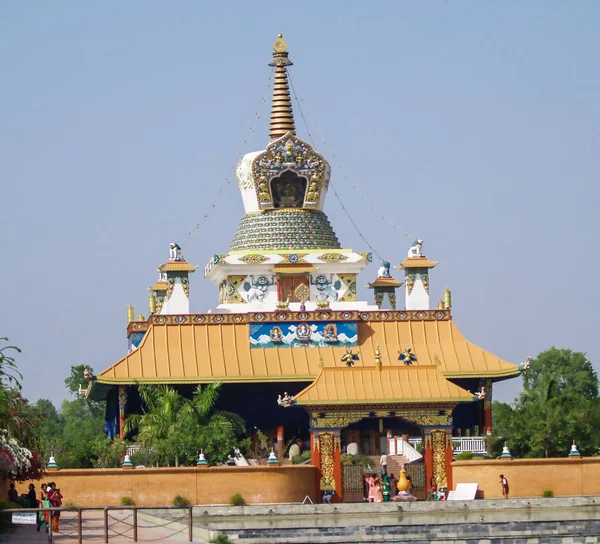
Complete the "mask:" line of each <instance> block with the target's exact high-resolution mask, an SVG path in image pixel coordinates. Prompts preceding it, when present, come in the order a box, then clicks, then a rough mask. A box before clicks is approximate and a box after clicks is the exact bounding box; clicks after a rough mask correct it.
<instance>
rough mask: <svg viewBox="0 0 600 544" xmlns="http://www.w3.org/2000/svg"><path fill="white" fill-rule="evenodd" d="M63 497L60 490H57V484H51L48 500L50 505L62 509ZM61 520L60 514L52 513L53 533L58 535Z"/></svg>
mask: <svg viewBox="0 0 600 544" xmlns="http://www.w3.org/2000/svg"><path fill="white" fill-rule="evenodd" d="M62 499H63V496H62V494H61V492H60V489H56V484H55V483H54V482H52V483H51V484H50V491H49V492H48V500H49V501H50V504H51V505H52V506H54V507H55V508H60V507H61V506H62ZM59 520H60V512H55V511H53V512H52V532H54V533H58V532H59V529H58V521H59Z"/></svg>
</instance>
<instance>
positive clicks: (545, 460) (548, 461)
mask: <svg viewBox="0 0 600 544" xmlns="http://www.w3.org/2000/svg"><path fill="white" fill-rule="evenodd" d="M573 463H581V464H598V463H600V457H536V458H533V459H473V460H470V461H453V462H452V466H453V467H465V466H485V465H487V466H490V465H496V466H499V467H502V466H509V465H510V466H515V465H553V464H555V465H562V464H569V465H571V464H573Z"/></svg>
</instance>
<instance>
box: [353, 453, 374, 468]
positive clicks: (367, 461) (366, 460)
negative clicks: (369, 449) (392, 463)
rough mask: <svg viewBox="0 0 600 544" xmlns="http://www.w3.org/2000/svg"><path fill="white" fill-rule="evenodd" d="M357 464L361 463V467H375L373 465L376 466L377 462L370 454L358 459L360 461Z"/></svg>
mask: <svg viewBox="0 0 600 544" xmlns="http://www.w3.org/2000/svg"><path fill="white" fill-rule="evenodd" d="M357 464H358V465H360V466H361V467H373V466H375V464H376V463H375V461H373V459H372V458H371V457H369V456H368V455H362V456H361V457H360V458H359V459H358V463H357Z"/></svg>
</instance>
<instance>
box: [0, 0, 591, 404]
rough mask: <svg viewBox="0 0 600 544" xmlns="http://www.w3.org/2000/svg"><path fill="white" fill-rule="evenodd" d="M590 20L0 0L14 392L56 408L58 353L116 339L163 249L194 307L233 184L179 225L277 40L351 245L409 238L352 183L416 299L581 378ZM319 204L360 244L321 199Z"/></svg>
mask: <svg viewBox="0 0 600 544" xmlns="http://www.w3.org/2000/svg"><path fill="white" fill-rule="evenodd" d="M599 23H600V2H598V1H596V0H590V1H584V0H579V1H577V2H566V1H563V2H558V1H550V0H547V1H535V0H531V1H528V2H523V1H502V2H500V1H495V2H494V1H481V0H477V1H464V2H458V1H446V2H442V1H430V2H373V3H365V2H333V1H332V2H305V3H304V4H302V5H292V4H286V3H277V2H269V3H260V2H258V3H257V2H254V3H248V2H221V3H216V2H211V3H207V2H192V1H178V2H156V1H143V2H142V1H130V2H96V3H92V2H75V1H72V2H67V1H63V2H46V3H41V2H19V1H13V2H3V3H2V5H1V6H0V56H1V71H2V75H1V81H2V84H1V87H0V89H1V90H0V119H1V122H0V180H1V195H2V213H1V215H0V222H1V223H0V227H1V235H0V255H2V266H1V268H0V270H1V272H0V278H2V287H3V289H4V296H3V300H4V304H3V307H2V312H1V313H0V336H8V337H9V338H10V339H11V341H12V342H14V343H16V344H18V345H19V346H20V347H21V348H22V349H23V354H22V355H21V356H20V357H19V366H20V369H21V370H22V372H23V374H24V375H25V387H24V392H25V394H26V395H27V396H28V397H30V398H31V399H33V400H35V399H37V398H40V397H48V398H50V399H52V400H53V401H55V402H60V400H61V399H62V398H64V396H65V391H64V385H63V380H64V378H65V377H66V376H67V374H68V373H69V368H70V366H71V365H74V364H79V363H87V364H90V365H92V366H93V367H94V368H95V369H96V370H97V371H100V370H103V369H104V368H107V367H108V366H109V365H111V364H112V363H113V362H115V361H116V360H118V359H119V358H120V357H121V356H122V355H123V354H124V353H125V352H126V337H125V329H126V311H125V309H126V306H127V304H128V303H133V304H134V305H135V306H136V311H139V310H142V311H144V313H145V314H147V293H146V287H147V286H148V285H150V284H151V283H153V282H154V280H155V278H156V272H155V271H156V268H157V265H158V264H159V263H161V262H164V261H165V259H166V258H167V256H168V249H167V244H168V243H169V242H170V241H171V240H173V239H179V240H181V242H182V245H183V249H184V254H185V256H186V257H187V258H188V259H189V260H190V261H192V262H193V263H195V264H199V265H200V269H199V271H198V272H197V273H196V274H195V276H194V277H193V278H192V285H191V296H192V310H193V311H196V312H202V311H206V310H207V309H208V308H210V307H213V306H215V305H216V303H217V290H216V289H215V288H214V287H213V286H212V284H210V283H209V282H208V280H205V279H204V278H203V277H202V272H201V270H202V268H203V266H204V265H205V264H206V263H207V262H208V261H209V259H210V257H211V255H212V254H213V253H225V252H226V251H227V249H228V247H229V242H230V241H231V238H232V235H233V233H234V231H235V228H236V227H237V224H238V221H239V219H240V217H241V216H242V213H243V207H242V203H241V198H240V196H239V193H238V190H237V186H236V184H235V183H232V184H230V185H225V186H226V187H227V191H226V193H225V194H224V196H223V197H222V198H221V199H220V200H219V202H218V204H217V206H216V208H215V209H214V210H212V213H211V214H210V215H209V216H208V218H207V219H206V221H205V222H204V223H203V225H202V227H201V228H200V229H199V230H198V231H196V232H195V233H194V234H193V236H192V237H191V238H190V239H189V240H187V239H184V238H183V235H184V234H185V233H186V232H188V231H189V230H190V229H191V228H192V227H193V226H194V225H195V224H196V223H197V222H198V221H199V220H200V218H201V217H202V216H203V215H204V213H205V211H206V209H207V206H209V205H210V202H211V201H212V200H213V199H214V198H215V197H216V196H217V194H218V192H219V188H220V187H221V186H222V185H223V182H224V180H225V179H226V178H228V177H229V179H233V177H232V171H233V165H234V164H235V163H236V162H237V160H238V158H239V157H240V154H241V153H243V152H248V151H251V150H256V149H261V148H264V146H265V144H266V143H267V138H268V137H267V130H268V129H267V119H268V104H267V107H264V106H263V110H262V117H261V118H260V120H259V121H258V123H255V117H256V116H255V112H256V111H257V107H258V105H259V103H260V101H261V97H262V96H263V92H264V89H265V85H266V83H267V80H268V77H269V73H270V69H269V68H268V66H267V63H268V61H269V59H270V56H271V45H272V43H273V41H274V39H275V37H276V35H277V33H278V32H282V33H283V34H284V36H285V38H286V40H287V41H288V43H289V46H290V58H291V59H292V60H293V61H294V63H295V66H294V67H293V69H292V70H293V77H294V81H295V82H296V91H297V92H298V94H299V97H300V99H301V101H302V105H303V109H304V112H305V114H306V116H307V117H309V119H308V126H309V129H310V132H311V135H312V137H313V138H314V143H315V145H316V147H317V149H319V150H320V151H321V152H323V154H324V155H325V156H326V157H327V158H328V159H329V160H330V162H331V163H332V165H333V172H334V177H333V180H332V181H333V183H334V185H335V187H336V188H337V189H338V191H339V192H340V195H341V198H342V200H343V202H344V204H345V205H346V207H347V208H348V210H349V211H350V214H351V215H352V217H353V218H354V220H355V222H356V223H357V225H358V226H359V227H360V229H361V231H362V233H363V235H364V236H365V238H366V239H367V240H368V241H369V243H370V244H371V245H373V246H374V247H375V249H376V250H377V251H378V252H379V253H380V254H381V255H382V256H384V257H385V258H386V259H387V260H390V261H391V262H392V263H393V264H398V263H399V262H401V260H402V259H403V257H404V256H405V254H406V250H407V247H408V245H410V242H411V241H412V240H410V239H409V238H408V237H406V236H404V235H403V233H402V232H400V231H397V230H394V229H392V228H391V227H390V226H389V225H388V224H387V223H386V222H385V221H382V220H381V219H380V218H379V216H378V215H377V214H375V213H373V211H372V210H371V209H370V208H369V207H368V206H367V205H366V203H365V202H364V200H363V199H361V197H360V195H359V194H358V193H357V192H356V191H355V190H353V189H352V185H353V184H355V185H357V186H358V187H360V189H361V190H362V191H363V192H365V193H367V194H368V195H369V197H370V198H371V199H372V200H373V201H375V202H376V203H378V206H379V207H380V208H381V210H382V211H383V213H384V214H385V215H387V216H388V217H389V218H391V219H392V220H393V221H395V222H396V223H397V224H398V225H401V226H402V227H403V228H404V229H406V230H407V231H409V232H410V233H411V234H416V235H418V236H419V237H420V238H423V239H424V240H425V247H424V248H425V249H426V253H427V255H428V256H429V257H430V258H432V259H434V260H438V261H440V264H439V265H438V267H437V268H436V269H434V270H433V272H432V274H431V289H432V294H433V296H434V298H437V297H438V296H440V295H441V293H442V291H443V289H444V287H445V285H446V284H449V285H450V286H451V287H452V292H453V303H454V309H453V310H454V319H455V321H456V323H457V324H458V326H459V328H460V329H461V331H462V332H463V334H464V335H465V336H466V337H467V338H468V339H469V340H471V341H472V342H474V343H476V344H479V345H481V346H482V347H484V348H485V349H487V350H489V351H491V352H492V353H495V354H496V355H498V356H500V357H502V358H504V359H506V360H509V361H511V362H514V363H519V362H521V361H523V360H524V359H525V358H526V357H527V356H528V355H534V356H535V355H536V354H537V353H539V352H540V351H541V350H543V349H545V348H548V347H550V346H552V345H556V346H557V347H568V348H571V349H574V350H579V351H584V352H587V353H588V356H589V357H590V358H591V360H592V361H594V364H595V367H596V368H597V369H598V368H599V365H600V349H599V347H598V341H597V336H596V335H597V334H598V333H597V330H596V329H597V327H598V311H599V302H600V300H599V288H598V281H597V280H595V279H594V274H595V272H596V271H597V270H598V265H599V260H600V257H599V248H598V235H599V231H600V228H599V227H598V219H597V217H598V213H597V210H598V205H599V203H600V194H599V193H600V190H599V188H598V187H599V182H600V168H599V157H600V153H599V144H600V139H599V136H598V130H599V129H598V127H599V126H600V105H599V104H600V102H599V100H598V97H599V96H600V71H599V70H598V51H600V24H599ZM309 112H310V116H309V115H308V114H309ZM296 119H297V126H298V132H299V135H300V136H301V137H304V138H306V139H308V134H307V131H306V129H305V127H304V125H303V123H302V120H301V117H300V115H299V112H298V108H297V107H296ZM253 125H254V126H255V130H254V132H253V133H252V136H251V138H250V141H249V142H248V143H244V141H245V138H246V135H247V134H248V132H249V129H250V127H251V126H253ZM317 127H318V128H317ZM321 135H323V136H321ZM323 137H324V138H325V139H326V142H327V143H326V144H324V143H323V139H322V138H323ZM326 212H327V213H328V214H329V217H330V219H331V220H332V222H333V224H334V227H335V230H336V231H337V233H338V236H339V238H340V240H341V242H342V244H343V246H344V247H351V248H354V249H355V250H358V251H364V250H368V247H366V245H365V243H364V242H363V240H362V239H361V238H360V237H359V235H358V234H357V233H356V231H355V230H354V229H353V227H352V225H351V223H350V222H349V220H348V218H347V217H346V215H345V214H344V212H343V210H342V209H341V207H340V205H339V203H338V202H337V201H336V199H335V197H334V196H333V194H332V193H331V192H330V194H329V198H328V203H327V204H326ZM376 264H378V263H375V264H374V265H372V266H371V267H370V268H369V269H367V271H366V272H365V273H364V274H363V276H362V278H361V281H360V284H361V285H365V284H366V283H367V282H368V281H369V280H370V279H372V276H373V275H374V274H375V271H376V268H375V266H376ZM362 294H363V296H364V297H367V296H369V293H368V292H366V291H365V290H363V291H362ZM520 386H521V384H520V379H515V380H510V381H508V382H504V383H503V384H501V385H500V386H499V387H498V388H497V393H496V398H500V399H501V400H509V399H512V398H513V397H514V395H515V394H516V393H517V392H518V391H519V389H520Z"/></svg>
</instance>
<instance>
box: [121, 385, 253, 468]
mask: <svg viewBox="0 0 600 544" xmlns="http://www.w3.org/2000/svg"><path fill="white" fill-rule="evenodd" d="M219 386H220V384H209V385H205V386H203V387H200V386H198V388H197V389H196V391H195V392H194V396H193V398H192V399H186V398H184V397H182V396H181V395H180V394H179V393H178V392H177V391H175V390H174V389H172V388H170V387H167V386H152V385H144V384H142V385H139V393H140V397H141V398H142V401H143V403H144V411H143V413H142V414H133V415H131V416H129V417H128V418H127V420H126V422H125V429H126V432H131V431H136V430H137V432H138V436H137V441H138V442H139V443H140V444H141V445H142V447H143V449H144V451H145V455H147V456H148V457H149V460H150V461H151V462H152V464H155V463H158V464H160V465H170V463H171V462H173V463H174V464H175V465H176V466H177V465H179V464H182V465H195V464H196V460H197V456H198V452H199V451H200V448H202V449H204V453H205V455H206V458H207V460H208V462H209V463H210V464H212V465H214V464H218V463H223V462H225V461H226V460H227V456H228V455H229V453H230V452H231V451H232V450H233V449H234V448H240V449H245V448H246V447H247V446H248V444H249V441H248V440H247V439H243V438H241V435H242V434H243V433H244V427H245V424H244V421H243V420H242V419H241V418H240V417H239V416H238V415H236V414H232V413H230V412H224V411H215V410H214V404H215V402H216V400H217V397H218V389H219Z"/></svg>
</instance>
